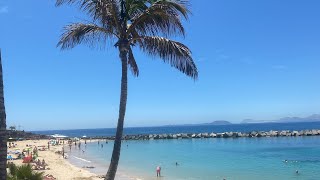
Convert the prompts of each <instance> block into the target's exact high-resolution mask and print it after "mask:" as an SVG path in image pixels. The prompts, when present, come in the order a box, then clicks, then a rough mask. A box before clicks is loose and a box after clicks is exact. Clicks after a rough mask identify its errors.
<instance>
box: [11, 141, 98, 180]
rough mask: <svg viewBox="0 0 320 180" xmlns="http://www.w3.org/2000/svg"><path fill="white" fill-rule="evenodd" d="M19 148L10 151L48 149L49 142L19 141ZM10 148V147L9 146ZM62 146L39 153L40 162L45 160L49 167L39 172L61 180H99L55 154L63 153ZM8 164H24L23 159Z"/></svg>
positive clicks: (94, 175)
mask: <svg viewBox="0 0 320 180" xmlns="http://www.w3.org/2000/svg"><path fill="white" fill-rule="evenodd" d="M15 143H16V144H17V146H16V147H15V148H8V151H10V150H14V149H20V150H23V149H24V148H26V147H27V144H28V145H32V146H33V147H35V146H37V147H38V146H43V145H44V146H45V147H47V143H48V140H26V141H18V142H15ZM8 147H9V146H8ZM61 150H62V145H56V146H50V150H46V151H38V155H39V156H38V158H39V159H40V160H42V159H44V160H45V161H46V163H47V164H48V166H47V167H46V170H37V171H42V172H44V175H47V174H51V175H52V176H54V177H55V178H56V179H61V180H69V179H70V180H72V179H80V180H98V179H100V180H101V179H102V178H99V177H98V175H96V174H93V173H91V172H89V171H88V170H86V169H82V168H78V167H75V166H74V165H72V164H70V163H69V162H68V161H67V160H65V159H63V158H62V156H61V155H60V154H57V153H55V152H57V151H61ZM8 162H13V163H14V164H16V165H21V164H24V163H22V159H17V160H9V161H8ZM48 168H49V169H48Z"/></svg>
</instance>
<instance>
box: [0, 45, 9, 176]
mask: <svg viewBox="0 0 320 180" xmlns="http://www.w3.org/2000/svg"><path fill="white" fill-rule="evenodd" d="M6 127H7V125H6V111H5V106H4V93H3V75H2V60H1V50H0V179H1V180H2V179H7V131H6Z"/></svg>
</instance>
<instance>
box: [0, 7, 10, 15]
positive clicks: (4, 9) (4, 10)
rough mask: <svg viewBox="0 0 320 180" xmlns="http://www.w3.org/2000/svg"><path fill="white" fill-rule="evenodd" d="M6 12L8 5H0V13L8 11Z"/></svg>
mask: <svg viewBox="0 0 320 180" xmlns="http://www.w3.org/2000/svg"><path fill="white" fill-rule="evenodd" d="M8 12H9V6H2V7H0V14H1V13H8Z"/></svg>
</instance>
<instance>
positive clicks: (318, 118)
mask: <svg viewBox="0 0 320 180" xmlns="http://www.w3.org/2000/svg"><path fill="white" fill-rule="evenodd" d="M317 121H320V114H313V115H311V116H307V117H284V118H280V119H277V120H253V119H244V120H242V121H241V124H249V123H293V122H317Z"/></svg>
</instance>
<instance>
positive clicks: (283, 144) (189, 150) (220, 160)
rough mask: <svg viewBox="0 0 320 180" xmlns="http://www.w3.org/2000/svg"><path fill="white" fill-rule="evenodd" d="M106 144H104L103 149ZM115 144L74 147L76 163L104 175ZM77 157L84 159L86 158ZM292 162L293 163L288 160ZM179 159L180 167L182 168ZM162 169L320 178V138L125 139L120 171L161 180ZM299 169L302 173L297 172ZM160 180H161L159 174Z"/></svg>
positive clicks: (209, 175) (172, 179) (247, 177)
mask: <svg viewBox="0 0 320 180" xmlns="http://www.w3.org/2000/svg"><path fill="white" fill-rule="evenodd" d="M101 144H103V148H102V147H101ZM112 146H113V144H112V142H109V143H108V144H106V143H105V141H100V144H99V145H98V143H97V142H92V143H88V144H87V146H86V147H84V145H82V149H83V150H85V152H84V153H83V152H82V151H79V150H78V149H75V147H72V150H71V153H70V161H71V162H72V163H75V164H77V165H78V166H95V167H96V168H94V169H92V171H93V172H96V173H99V174H104V173H105V172H106V171H107V167H108V162H109V160H110V156H111V151H112ZM74 157H81V158H83V159H87V160H89V161H90V162H85V161H82V160H79V159H76V158H74ZM284 160H288V162H287V163H286V162H284ZM175 162H178V163H179V165H178V166H176V165H175ZM158 165H160V166H161V167H162V171H161V173H162V176H163V177H162V178H161V179H166V180H180V179H181V180H182V179H186V180H212V179H223V178H225V179H227V180H229V179H234V180H257V179H261V180H264V179H265V180H267V179H279V180H283V179H299V180H300V179H306V180H316V179H317V180H318V179H320V171H319V170H320V137H319V136H314V137H270V138H237V139H232V138H230V139H222V138H221V139H219V138H217V139H179V140H148V141H124V142H123V145H122V151H121V160H120V165H119V172H120V173H127V174H129V175H130V176H133V177H136V178H140V179H145V180H149V179H151V180H152V179H157V178H156V177H155V176H156V174H155V173H156V172H155V168H156V166H158ZM296 170H298V171H299V174H296V173H295V171H296ZM158 179H159V178H158Z"/></svg>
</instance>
